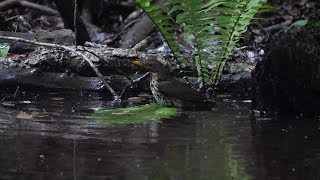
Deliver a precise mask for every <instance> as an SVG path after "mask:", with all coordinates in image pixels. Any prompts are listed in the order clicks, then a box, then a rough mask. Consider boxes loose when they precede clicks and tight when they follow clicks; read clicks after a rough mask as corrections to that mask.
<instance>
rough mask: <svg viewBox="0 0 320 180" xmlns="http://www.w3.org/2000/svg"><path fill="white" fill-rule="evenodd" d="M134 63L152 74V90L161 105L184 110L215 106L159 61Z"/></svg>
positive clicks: (136, 61) (144, 60) (138, 61)
mask: <svg viewBox="0 0 320 180" xmlns="http://www.w3.org/2000/svg"><path fill="white" fill-rule="evenodd" d="M132 63H133V64H135V65H138V66H140V67H143V68H145V69H146V70H148V71H149V72H150V73H151V80H150V89H151V92H152V94H153V96H154V98H155V100H156V102H157V103H158V104H159V105H161V106H165V107H177V108H182V109H199V108H208V107H211V106H212V105H213V102H211V101H208V100H207V99H206V97H205V96H204V95H203V94H201V93H200V92H199V91H197V90H196V89H194V88H192V87H191V86H190V85H188V84H186V83H183V82H181V81H179V80H177V79H176V78H174V77H173V76H172V75H171V71H170V69H169V68H168V67H166V66H165V65H164V64H163V63H161V62H159V61H158V60H153V59H151V60H150V59H148V60H147V59H143V60H140V59H139V60H135V61H133V62H132Z"/></svg>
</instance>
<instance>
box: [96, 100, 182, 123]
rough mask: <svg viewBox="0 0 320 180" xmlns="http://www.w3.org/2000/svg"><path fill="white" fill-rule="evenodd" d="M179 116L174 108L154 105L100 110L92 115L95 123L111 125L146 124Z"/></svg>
mask: <svg viewBox="0 0 320 180" xmlns="http://www.w3.org/2000/svg"><path fill="white" fill-rule="evenodd" d="M177 116H179V111H178V110H177V109H176V108H167V107H162V106H159V105H157V104H155V103H152V104H147V105H142V106H134V107H128V108H118V109H106V110H100V111H97V112H96V113H94V114H93V119H94V120H95V121H97V122H103V123H112V124H131V123H147V122H150V121H158V120H160V119H168V118H173V117H177Z"/></svg>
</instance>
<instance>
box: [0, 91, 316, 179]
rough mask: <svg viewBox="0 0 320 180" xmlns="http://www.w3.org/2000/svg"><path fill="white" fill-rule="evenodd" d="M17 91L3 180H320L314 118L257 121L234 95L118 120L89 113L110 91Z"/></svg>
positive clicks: (2, 124)
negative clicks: (207, 104) (171, 113)
mask: <svg viewBox="0 0 320 180" xmlns="http://www.w3.org/2000/svg"><path fill="white" fill-rule="evenodd" d="M13 92H14V91H13ZM13 92H10V91H9V92H5V93H2V97H3V98H2V101H3V102H5V103H3V104H4V107H0V134H1V140H0V142H1V144H0V152H1V153H0V179H46V180H49V179H54V180H56V179H103V180H105V179H110V180H111V179H112V180H113V179H114V180H149V179H150V180H180V179H181V180H185V179H186V180H188V179H190V180H193V179H196V180H198V179H199V180H207V179H208V180H209V179H210V180H211V179H217V180H223V179H259V180H263V179H266V180H269V179H271V180H273V179H275V180H277V179H279V180H280V179H281V180H282V179H288V180H289V179H290V180H295V179H297V180H300V179H320V141H319V139H320V130H319V129H320V127H319V126H320V124H319V122H318V121H316V120H306V119H305V120H299V119H295V118H293V119H283V121H281V122H279V121H269V120H260V121H257V122H255V123H252V121H251V120H250V118H249V117H250V116H249V106H250V103H244V102H242V101H234V102H233V101H229V102H221V103H219V105H218V107H217V108H216V109H215V110H213V111H201V112H192V111H190V112H185V113H184V115H182V116H181V117H180V118H177V119H171V120H166V121H162V122H151V123H149V124H130V125H112V124H104V123H98V122H95V121H94V120H93V119H92V118H90V114H91V113H92V111H93V109H99V108H102V107H109V108H113V107H112V106H113V105H112V104H111V103H110V101H107V100H106V99H107V98H106V97H105V96H104V95H101V94H95V93H80V92H37V91H32V93H30V92H26V93H21V92H20V94H18V95H17V98H16V99H15V101H11V100H12V98H8V95H12V94H13ZM18 115H20V116H18ZM21 117H22V119H21Z"/></svg>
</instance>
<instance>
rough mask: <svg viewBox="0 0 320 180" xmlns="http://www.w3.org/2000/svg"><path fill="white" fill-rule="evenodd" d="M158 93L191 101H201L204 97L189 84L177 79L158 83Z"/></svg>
mask: <svg viewBox="0 0 320 180" xmlns="http://www.w3.org/2000/svg"><path fill="white" fill-rule="evenodd" d="M158 90H159V92H160V93H162V94H164V95H166V96H168V97H171V98H175V99H181V100H185V101H192V102H203V101H205V99H206V98H205V97H204V96H203V95H202V94H201V93H200V92H198V91H197V90H195V89H193V88H191V87H190V86H189V85H187V84H184V83H182V82H179V81H176V80H175V81H161V82H159V84H158Z"/></svg>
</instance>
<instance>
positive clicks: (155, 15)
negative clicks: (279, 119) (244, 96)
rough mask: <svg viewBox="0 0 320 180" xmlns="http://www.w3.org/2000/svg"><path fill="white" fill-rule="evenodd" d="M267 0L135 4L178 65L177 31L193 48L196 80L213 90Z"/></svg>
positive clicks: (146, 1) (174, 0)
mask: <svg viewBox="0 0 320 180" xmlns="http://www.w3.org/2000/svg"><path fill="white" fill-rule="evenodd" d="M266 1H267V0H167V2H166V3H165V4H163V5H159V4H152V3H151V0H136V2H137V3H138V4H139V5H140V6H141V7H142V8H143V9H144V10H145V11H146V12H147V14H148V15H149V16H150V17H151V19H152V20H153V21H154V23H155V25H156V26H157V27H158V29H159V30H160V32H161V33H162V35H163V36H164V37H165V39H166V41H167V43H168V45H169V47H170V49H171V50H172V52H173V54H174V56H175V57H176V59H177V61H178V62H180V63H181V62H183V56H182V54H181V52H180V49H179V46H180V45H181V44H180V43H179V41H178V37H177V36H176V31H179V32H182V35H183V37H184V39H185V40H186V41H187V43H189V44H191V45H192V47H193V52H192V55H193V57H194V59H195V66H196V67H197V72H198V77H199V78H200V79H201V81H202V82H203V83H204V84H206V85H209V86H210V85H212V86H216V85H217V83H218V82H219V80H220V79H221V75H222V70H223V68H224V66H225V64H226V62H227V60H228V59H229V57H230V55H232V53H233V50H234V48H235V47H236V46H237V43H238V41H239V39H240V38H241V36H242V34H243V33H244V32H245V31H246V29H247V27H248V25H249V24H250V22H251V21H252V20H253V19H254V15H255V14H257V13H259V12H261V11H265V10H266V9H268V8H269V7H268V6H265V3H266Z"/></svg>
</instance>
